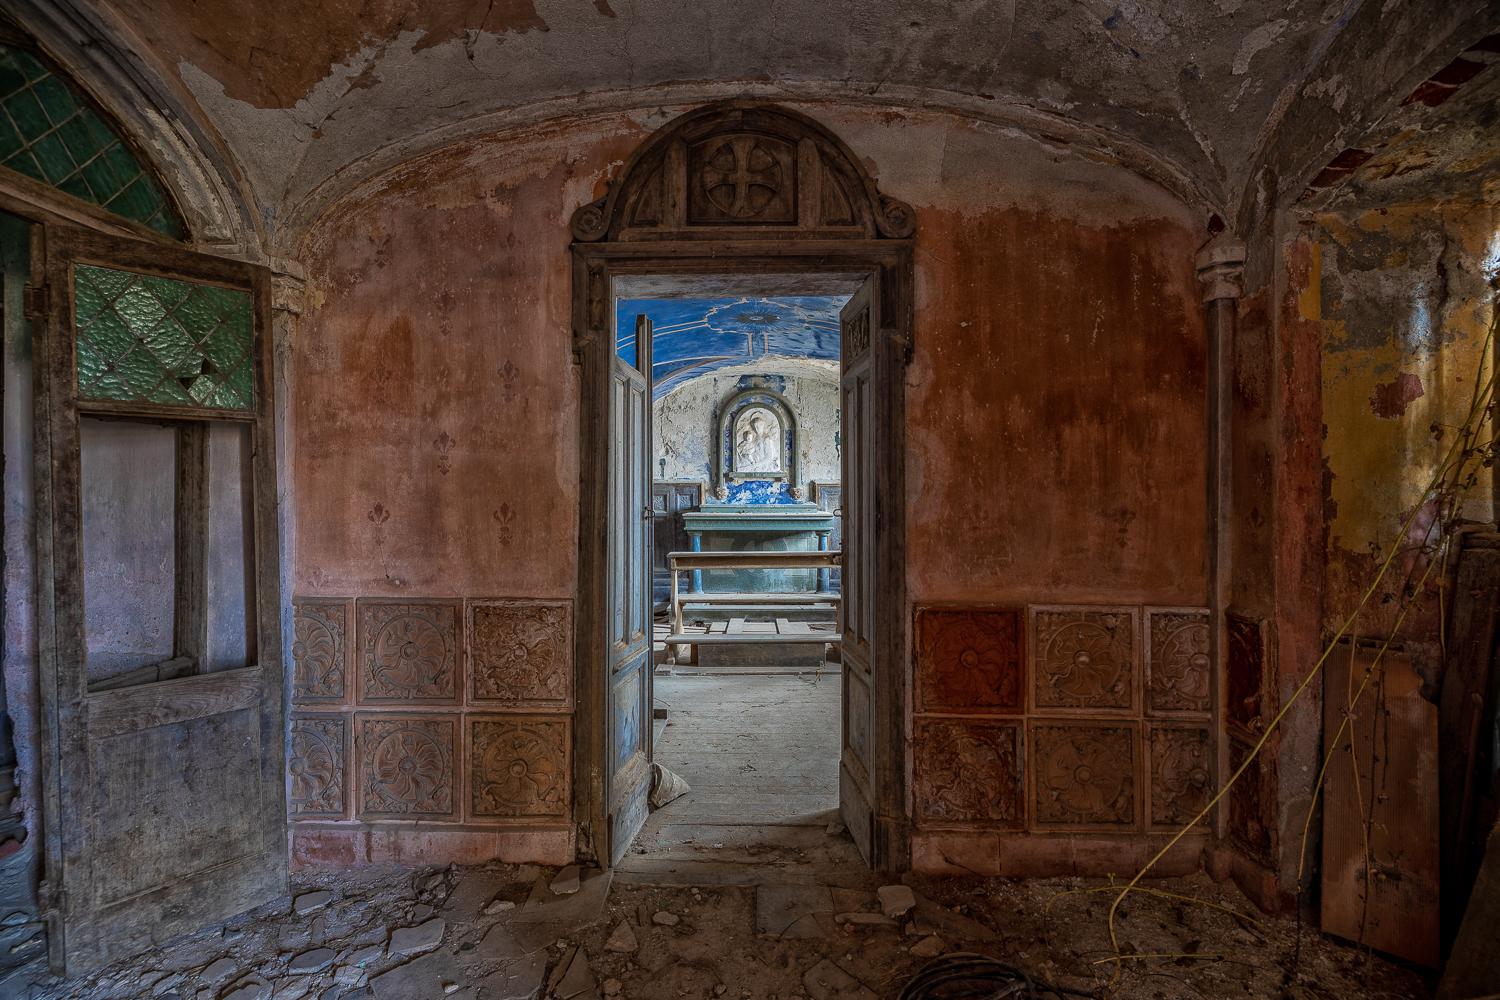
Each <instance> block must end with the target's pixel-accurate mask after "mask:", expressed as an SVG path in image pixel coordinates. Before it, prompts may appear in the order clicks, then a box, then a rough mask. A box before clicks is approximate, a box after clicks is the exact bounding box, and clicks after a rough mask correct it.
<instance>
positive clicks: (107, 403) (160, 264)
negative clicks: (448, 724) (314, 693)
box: [36, 227, 287, 976]
mask: <svg viewBox="0 0 1500 1000" xmlns="http://www.w3.org/2000/svg"><path fill="white" fill-rule="evenodd" d="M45 245H46V261H47V263H46V268H45V276H46V282H45V283H46V294H45V295H44V296H38V297H39V298H41V299H43V300H44V301H46V302H47V303H49V305H50V308H48V309H47V310H46V321H45V323H42V324H39V329H38V336H37V343H36V358H37V365H38V379H37V385H38V392H37V399H36V428H37V536H38V583H39V591H40V595H41V599H40V601H39V615H38V624H39V635H40V652H41V668H42V669H41V683H40V695H41V707H42V713H43V716H44V719H45V726H44V728H45V729H46V730H47V731H50V732H51V733H53V734H54V737H55V740H56V746H55V753H49V754H44V755H43V760H44V767H43V776H42V777H43V787H44V792H45V795H44V803H45V806H46V822H45V827H44V829H45V833H46V837H45V845H44V850H45V852H46V866H45V868H46V875H45V883H44V886H43V893H42V894H43V898H44V908H45V909H44V915H45V917H46V920H47V922H48V941H49V948H50V958H51V962H52V966H53V968H54V970H56V971H57V972H60V973H65V974H66V975H69V976H73V975H78V974H81V973H85V972H87V971H89V970H90V969H93V968H96V967H98V966H100V965H103V964H105V963H107V962H110V961H114V960H116V959H121V958H126V957H129V956H131V955H134V954H137V953H139V952H140V951H141V950H143V949H145V948H148V947H151V946H153V945H157V944H161V943H164V942H165V941H168V940H170V939H172V938H175V937H177V936H179V935H181V934H183V933H186V932H188V931H193V930H197V929H198V928H200V927H202V926H203V925H205V924H209V923H214V922H216V921H220V920H226V919H228V918H230V917H233V916H234V915H236V914H238V913H242V912H244V911H245V910H247V909H250V908H252V907H254V906H257V905H259V904H261V903H264V902H267V901H268V900H271V899H274V898H276V897H277V896H279V895H282V894H284V893H285V892H286V886H287V881H286V825H285V823H286V821H285V816H286V809H285V802H284V796H285V787H284V781H285V779H284V759H283V718H282V704H281V693H282V667H281V641H280V638H281V637H280V623H279V620H278V613H279V612H278V609H279V608H280V603H281V602H280V594H279V590H278V581H279V578H280V573H279V571H278V569H277V557H278V549H279V544H278V541H277V536H276V521H275V437H274V428H273V427H272V412H273V410H272V400H271V380H270V377H269V374H270V349H269V348H270V326H269V319H270V309H269V306H270V275H269V273H268V272H266V271H265V270H264V269H261V268H256V267H253V266H250V265H246V264H242V263H239V262H236V261H228V260H222V259H219V258H214V257H207V256H204V255H200V254H195V253H191V252H189V251H186V250H181V249H178V248H174V247H160V246H144V245H141V244H137V243H134V242H131V241H128V240H122V239H114V238H108V237H104V236H101V235H99V234H94V233H85V232H82V231H78V230H73V229H68V228H61V227H59V228H54V227H48V228H47V230H46V239H45ZM147 351H149V352H150V356H149V357H146V352H147ZM133 352H135V353H139V354H141V357H140V358H139V359H138V360H135V361H133V360H131V359H132V357H133V356H134V354H133ZM100 418H103V419H100ZM214 445H217V447H214ZM122 458H126V459H128V460H127V461H122V460H121V459H122ZM132 462H133V463H135V464H134V466H132V464H131V463H132ZM143 545H145V546H147V548H148V549H149V551H147V550H146V549H141V546H143ZM136 549H140V551H134V550H136ZM111 553H125V554H126V555H129V556H131V557H132V558H135V559H136V562H140V561H141V560H142V559H146V560H149V561H150V562H152V563H153V564H154V565H155V566H156V567H157V569H158V570H159V573H158V576H157V577H155V578H153V586H154V587H155V589H154V590H151V591H150V593H149V594H144V592H142V591H141V590H140V587H139V586H135V587H133V588H132V589H131V590H129V591H127V590H125V589H124V587H125V586H126V585H125V584H123V583H121V582H120V581H119V580H117V579H115V578H114V576H112V575H111V572H110V571H112V570H113V571H116V575H118V571H117V568H116V566H114V565H112V564H110V560H111V558H113V557H112V556H111ZM132 553H133V555H132ZM120 558H121V559H123V558H124V557H120ZM115 561H116V562H119V561H120V559H116V560H115ZM126 561H128V559H127V560H126ZM131 579H132V581H138V580H139V577H138V575H133V576H132V577H131ZM143 594H144V596H143ZM146 597H149V598H150V601H149V602H148V603H149V608H147V607H146V605H145V604H142V601H143V600H145V598H146ZM211 638H212V639H213V640H214V641H213V642H210V639H211ZM210 671H213V672H210ZM91 673H93V674H94V675H95V676H94V677H93V681H94V683H93V684H92V685H91V684H90V674H91Z"/></svg>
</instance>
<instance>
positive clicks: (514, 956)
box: [469, 924, 535, 963]
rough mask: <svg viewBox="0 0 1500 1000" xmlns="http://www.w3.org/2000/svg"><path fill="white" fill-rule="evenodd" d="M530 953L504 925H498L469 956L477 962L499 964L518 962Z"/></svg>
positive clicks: (491, 929) (492, 928)
mask: <svg viewBox="0 0 1500 1000" xmlns="http://www.w3.org/2000/svg"><path fill="white" fill-rule="evenodd" d="M532 950H535V949H532ZM530 953H531V951H528V949H526V948H525V947H523V946H522V944H521V943H520V942H519V941H517V940H516V939H515V937H514V935H512V934H511V933H510V931H508V930H506V929H505V927H504V926H503V925H501V924H496V925H495V926H494V927H491V928H490V930H489V933H488V934H486V935H485V936H484V940H482V941H480V942H479V944H478V945H476V946H475V947H474V949H473V950H472V951H470V952H469V956H470V957H471V958H472V959H474V960H475V961H477V962H488V963H497V962H516V961H519V960H521V959H523V958H525V957H526V956H527V955H528V954H530Z"/></svg>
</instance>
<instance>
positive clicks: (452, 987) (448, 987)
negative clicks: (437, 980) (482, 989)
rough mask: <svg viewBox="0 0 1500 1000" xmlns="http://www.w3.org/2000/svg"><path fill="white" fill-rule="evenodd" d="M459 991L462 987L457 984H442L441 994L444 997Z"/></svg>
mask: <svg viewBox="0 0 1500 1000" xmlns="http://www.w3.org/2000/svg"><path fill="white" fill-rule="evenodd" d="M461 989H463V986H461V985H460V984H458V983H444V984H443V994H444V995H445V996H446V995H447V994H449V993H457V992H458V991H459V990H461Z"/></svg>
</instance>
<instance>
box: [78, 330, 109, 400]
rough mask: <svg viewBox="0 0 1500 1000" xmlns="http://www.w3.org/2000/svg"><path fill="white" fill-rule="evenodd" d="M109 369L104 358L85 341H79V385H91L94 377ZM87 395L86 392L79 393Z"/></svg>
mask: <svg viewBox="0 0 1500 1000" xmlns="http://www.w3.org/2000/svg"><path fill="white" fill-rule="evenodd" d="M108 370H109V366H108V365H106V364H105V363H104V359H103V358H101V357H100V356H99V355H98V354H96V353H95V352H94V349H93V348H92V347H91V346H90V345H89V344H87V343H84V342H80V343H79V345H78V384H79V385H80V386H86V385H91V384H92V383H93V382H94V380H95V379H97V378H98V377H99V376H100V375H103V374H104V373H105V372H106V371H108ZM80 395H84V396H86V395H88V393H86V392H85V393H80Z"/></svg>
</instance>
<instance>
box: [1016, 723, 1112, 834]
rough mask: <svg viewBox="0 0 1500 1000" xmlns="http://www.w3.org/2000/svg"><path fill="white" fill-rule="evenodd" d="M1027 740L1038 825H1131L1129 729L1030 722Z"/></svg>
mask: <svg viewBox="0 0 1500 1000" xmlns="http://www.w3.org/2000/svg"><path fill="white" fill-rule="evenodd" d="M1031 736H1032V745H1031V768H1032V782H1033V787H1034V788H1035V792H1036V806H1035V817H1036V822H1037V823H1067V824H1074V823H1092V824H1109V825H1114V826H1130V825H1132V824H1134V823H1135V821H1136V820H1135V813H1136V808H1135V801H1136V751H1135V727H1134V726H1124V725H1121V726H1091V725H1083V724H1075V725H1068V724H1064V723H1059V724H1055V725H1054V724H1047V723H1035V724H1033V728H1032V730H1031Z"/></svg>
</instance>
